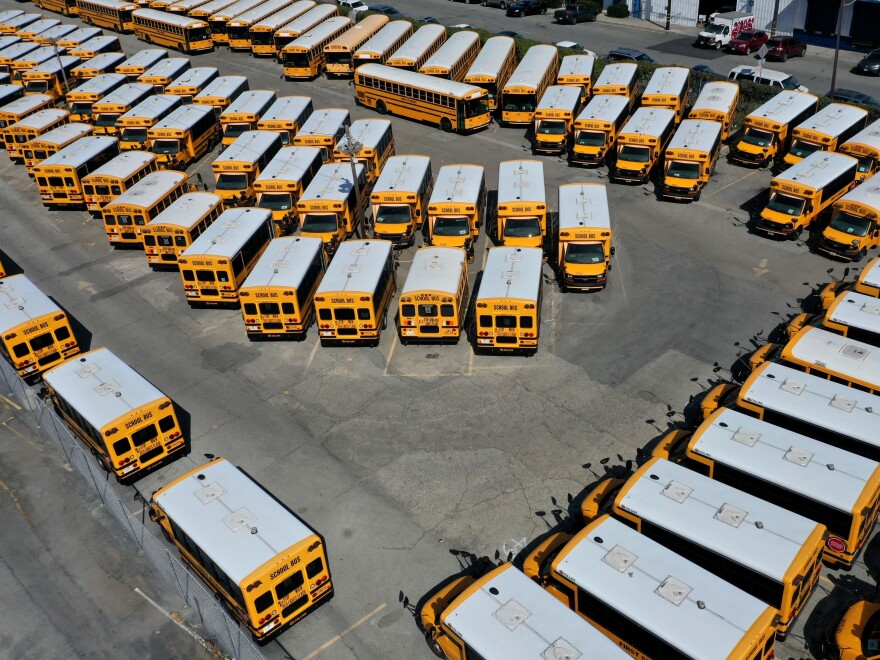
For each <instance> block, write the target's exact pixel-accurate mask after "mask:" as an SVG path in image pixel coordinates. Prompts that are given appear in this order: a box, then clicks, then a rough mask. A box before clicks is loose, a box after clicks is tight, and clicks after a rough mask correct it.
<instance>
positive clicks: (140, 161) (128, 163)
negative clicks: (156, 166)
mask: <svg viewBox="0 0 880 660" xmlns="http://www.w3.org/2000/svg"><path fill="white" fill-rule="evenodd" d="M154 160H156V156H155V155H154V154H151V153H149V152H147V151H123V152H122V153H120V154H119V155H118V156H116V157H115V158H114V159H113V160H111V161H110V162H109V163H105V164H103V165H101V167H99V168H98V169H96V170H95V171H94V172H90V173H89V174H87V175H86V177H84V178H88V177H98V176H116V177H119V178H120V179H122V180H125V179H127V178H128V177H129V176H131V175H132V174H134V173H135V172H137V171H139V170H140V169H142V168H143V167H144V166H145V165H146V164H147V163H150V162H152V161H154ZM113 201H114V202H115V201H116V200H115V199H114V200H113Z"/></svg>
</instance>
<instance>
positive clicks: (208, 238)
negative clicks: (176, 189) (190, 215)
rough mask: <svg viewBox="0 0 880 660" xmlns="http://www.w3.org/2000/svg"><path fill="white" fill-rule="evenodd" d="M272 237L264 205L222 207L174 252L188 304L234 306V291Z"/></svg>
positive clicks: (237, 299) (235, 291) (273, 234)
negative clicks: (189, 242)
mask: <svg viewBox="0 0 880 660" xmlns="http://www.w3.org/2000/svg"><path fill="white" fill-rule="evenodd" d="M274 237H275V226H274V223H273V222H272V214H271V213H270V212H269V211H267V210H266V209H257V208H237V209H226V210H225V211H223V213H222V214H221V215H220V217H219V218H217V219H216V220H215V221H214V222H213V223H212V224H211V225H210V226H209V227H207V228H206V229H205V231H203V232H202V234H201V235H200V236H199V237H198V238H197V239H196V240H194V241H193V242H192V244H191V245H190V246H189V247H188V248H186V249H185V250H184V251H183V252H181V253H180V254H179V255H178V256H177V264H178V267H179V269H180V276H181V278H182V279H183V290H184V293H185V295H186V302H187V303H189V305H190V307H205V306H224V307H233V308H238V306H239V297H238V293H239V290H240V288H241V285H242V283H244V281H245V279H246V278H247V276H248V274H249V273H250V272H251V270H252V269H253V267H254V265H255V264H256V263H257V260H258V259H259V258H260V255H261V254H263V251H264V250H265V249H266V247H267V246H268V245H269V241H271V240H272V239H273V238H274Z"/></svg>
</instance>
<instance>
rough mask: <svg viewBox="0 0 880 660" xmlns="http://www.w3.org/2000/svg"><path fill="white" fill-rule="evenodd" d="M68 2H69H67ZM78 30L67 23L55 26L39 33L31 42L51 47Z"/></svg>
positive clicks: (75, 26)
mask: <svg viewBox="0 0 880 660" xmlns="http://www.w3.org/2000/svg"><path fill="white" fill-rule="evenodd" d="M68 1H70V0H68ZM78 29H79V26H77V25H70V24H69V23H62V24H61V25H56V26H55V27H53V28H49V29H48V30H46V31H45V32H41V33H40V34H38V35H36V36H35V37H34V38H33V42H34V43H35V44H40V45H41V46H51V45H52V44H54V43H55V42H56V41H60V40H62V39H63V38H64V37H66V36H67V35H68V34H71V33H73V32H76V31H77V30H78Z"/></svg>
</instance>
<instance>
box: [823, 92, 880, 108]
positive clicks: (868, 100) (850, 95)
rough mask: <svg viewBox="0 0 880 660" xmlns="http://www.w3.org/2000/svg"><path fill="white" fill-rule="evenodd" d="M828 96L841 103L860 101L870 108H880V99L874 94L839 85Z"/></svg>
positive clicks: (859, 102) (860, 103)
mask: <svg viewBox="0 0 880 660" xmlns="http://www.w3.org/2000/svg"><path fill="white" fill-rule="evenodd" d="M827 96H828V98H829V99H831V100H832V101H838V102H839V103H858V104H859V105H864V106H867V107H869V108H880V101H878V100H877V99H875V98H874V97H873V96H868V95H867V94H862V93H861V92H857V91H855V90H852V89H841V88H840V87H838V88H837V89H835V90H834V91H833V92H832V93H830V94H827Z"/></svg>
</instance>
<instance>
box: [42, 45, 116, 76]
mask: <svg viewBox="0 0 880 660" xmlns="http://www.w3.org/2000/svg"><path fill="white" fill-rule="evenodd" d="M44 48H51V46H44ZM123 60H125V53H98V54H97V55H95V56H94V57H91V58H89V59H87V60H86V61H85V62H83V63H82V64H80V65H79V66H77V67H76V68H74V72H77V71H86V70H88V69H96V70H98V71H105V72H106V73H107V74H110V73H112V72H111V71H109V69H110V67H113V68H114V69H115V67H116V66H117V65H119V64H120V63H122V61H123ZM113 75H120V74H116V73H114V74H113Z"/></svg>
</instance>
